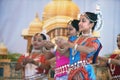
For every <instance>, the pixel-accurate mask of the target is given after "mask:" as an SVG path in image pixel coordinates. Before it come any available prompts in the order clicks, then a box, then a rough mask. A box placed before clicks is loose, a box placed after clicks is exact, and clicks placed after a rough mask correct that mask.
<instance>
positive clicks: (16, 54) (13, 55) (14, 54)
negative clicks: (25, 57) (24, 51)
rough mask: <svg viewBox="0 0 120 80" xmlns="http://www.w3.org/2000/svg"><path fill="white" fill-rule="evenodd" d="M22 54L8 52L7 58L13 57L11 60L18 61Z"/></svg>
mask: <svg viewBox="0 0 120 80" xmlns="http://www.w3.org/2000/svg"><path fill="white" fill-rule="evenodd" d="M20 55H21V54H19V53H10V52H8V55H7V58H8V59H11V61H17V60H18V58H19V57H20Z"/></svg>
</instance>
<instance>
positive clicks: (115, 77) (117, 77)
mask: <svg viewBox="0 0 120 80" xmlns="http://www.w3.org/2000/svg"><path fill="white" fill-rule="evenodd" d="M112 79H120V75H116V76H112Z"/></svg>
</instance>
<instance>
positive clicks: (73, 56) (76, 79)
mask: <svg viewBox="0 0 120 80" xmlns="http://www.w3.org/2000/svg"><path fill="white" fill-rule="evenodd" d="M96 23H97V15H96V14H94V13H91V12H85V13H84V14H82V15H81V16H80V22H79V31H80V32H82V35H81V36H80V37H79V38H78V39H77V40H76V41H75V42H74V43H71V42H68V41H66V40H64V39H62V38H61V39H58V40H57V41H56V43H57V44H58V45H61V46H62V47H61V48H65V49H69V48H70V66H69V67H70V68H69V72H70V73H69V78H68V80H96V76H95V73H94V69H93V67H92V65H91V64H89V63H90V62H89V61H91V59H90V58H91V57H94V55H95V54H96V52H97V54H98V53H99V51H98V50H99V48H100V47H101V46H100V45H101V43H100V41H99V40H98V38H97V37H94V36H92V32H93V31H94V28H95V25H96Z"/></svg>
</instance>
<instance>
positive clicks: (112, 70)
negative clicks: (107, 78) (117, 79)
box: [110, 64, 116, 74]
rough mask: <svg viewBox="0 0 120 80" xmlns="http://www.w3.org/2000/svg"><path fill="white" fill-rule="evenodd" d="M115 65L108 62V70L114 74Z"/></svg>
mask: <svg viewBox="0 0 120 80" xmlns="http://www.w3.org/2000/svg"><path fill="white" fill-rule="evenodd" d="M112 67H113V68H112ZM115 67H116V66H115V65H113V66H112V64H110V71H111V72H112V74H114V71H115Z"/></svg>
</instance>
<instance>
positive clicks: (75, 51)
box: [72, 37, 89, 60]
mask: <svg viewBox="0 0 120 80" xmlns="http://www.w3.org/2000/svg"><path fill="white" fill-rule="evenodd" d="M79 38H80V37H79ZM79 38H78V39H77V40H76V41H75V43H77V41H78V40H79ZM88 38H89V37H86V38H85V39H84V40H83V41H82V42H81V43H80V44H79V45H82V44H83V43H84V42H85V41H86V40H87V39H88ZM76 53H77V50H75V49H72V60H74V56H75V54H76Z"/></svg>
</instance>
